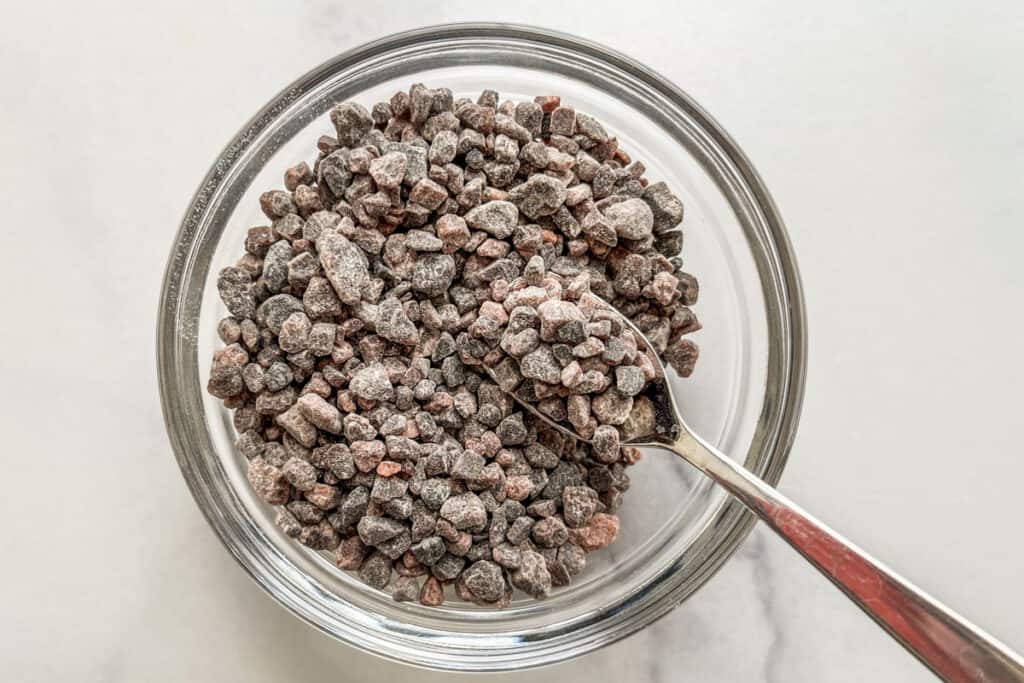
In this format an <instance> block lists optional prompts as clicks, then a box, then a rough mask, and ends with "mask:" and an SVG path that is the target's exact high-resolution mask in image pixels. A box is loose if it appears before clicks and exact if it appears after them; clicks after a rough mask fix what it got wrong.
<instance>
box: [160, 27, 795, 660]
mask: <svg viewBox="0 0 1024 683" xmlns="http://www.w3.org/2000/svg"><path fill="white" fill-rule="evenodd" d="M472 38H485V39H507V40H514V41H519V42H526V43H536V44H542V45H545V46H549V47H555V48H561V49H565V50H571V51H574V52H576V53H577V54H580V55H582V56H585V57H588V58H591V59H596V60H600V61H601V62H603V63H604V64H606V65H607V66H610V67H612V68H615V69H618V70H620V71H622V72H624V73H626V74H628V75H629V76H631V77H633V78H636V79H639V80H640V81H642V82H643V84H644V85H645V86H646V87H648V88H651V89H653V90H654V91H655V92H657V93H658V94H660V95H662V96H664V97H665V98H666V99H668V100H670V101H671V102H672V103H673V104H674V105H676V106H678V107H680V108H681V109H683V110H685V112H686V114H687V115H688V116H690V117H692V118H693V119H694V121H695V122H696V123H697V124H698V125H699V126H700V128H701V129H702V132H703V133H705V134H707V135H709V136H710V137H711V139H712V141H713V142H714V143H715V145H716V146H717V147H718V148H719V149H720V151H721V152H723V153H724V154H725V156H726V158H727V159H728V160H729V161H730V162H731V164H732V165H733V166H734V168H735V170H736V171H737V172H738V173H739V174H740V176H741V180H742V185H743V187H744V189H745V190H747V191H748V192H749V193H750V194H751V196H752V199H753V202H754V204H755V205H756V206H757V208H758V209H759V210H760V212H761V213H762V216H763V219H762V220H763V224H764V227H765V228H766V229H767V232H768V237H769V238H770V242H771V243H770V244H767V245H762V246H763V247H764V248H765V249H766V250H767V251H768V257H769V260H770V261H771V263H770V264H769V265H770V266H771V270H772V273H773V275H774V276H775V277H774V286H775V288H776V290H777V291H776V295H777V296H778V297H779V299H780V300H781V302H782V303H783V305H782V306H781V307H780V308H781V311H779V315H780V317H781V319H780V321H779V322H780V324H781V325H782V327H783V328H784V330H785V333H784V337H785V341H786V342H787V344H786V348H785V350H786V351H787V355H786V356H785V357H783V358H781V359H780V362H781V364H782V368H783V370H782V372H781V376H780V377H778V378H777V380H778V383H779V384H780V385H781V386H779V387H777V390H778V392H779V394H780V395H781V397H782V400H781V401H779V402H778V404H777V406H776V408H777V417H776V420H775V422H776V425H777V429H776V431H775V433H774V438H773V440H772V441H771V442H770V443H767V444H766V445H765V448H764V449H763V450H764V451H765V452H766V453H767V456H766V457H765V458H764V459H763V461H762V462H761V463H758V468H757V469H758V470H759V471H758V474H759V476H761V477H762V478H763V479H764V480H765V481H767V482H769V483H771V484H773V485H775V484H777V483H778V481H779V479H780V477H781V474H782V470H783V468H784V467H785V464H786V462H787V460H788V456H789V452H790V449H791V447H792V444H793V440H794V438H795V433H796V428H797V425H798V423H799V417H800V412H801V406H802V402H803V396H804V388H805V379H806V358H807V331H806V312H805V302H804V295H803V288H802V284H801V281H800V275H799V271H798V268H797V265H796V261H795V257H794V254H793V249H792V246H791V244H790V241H789V237H788V235H787V233H786V229H785V226H784V224H783V221H782V218H781V216H780V214H779V211H778V209H777V207H776V205H775V203H774V201H773V200H772V198H771V196H770V194H769V192H768V190H767V188H766V187H765V185H764V183H763V181H762V179H761V177H760V175H759V174H758V173H757V171H756V170H755V169H754V167H753V165H752V164H751V163H750V161H749V160H748V159H747V157H746V155H745V154H744V153H743V152H742V151H741V150H740V148H739V146H738V145H737V144H736V143H735V141H733V139H732V138H731V137H730V136H729V135H728V134H727V133H726V132H725V130H724V129H723V128H722V126H721V125H720V124H718V122H717V121H715V119H713V118H712V117H711V116H710V115H709V114H708V113H707V112H706V111H704V109H703V108H701V107H700V106H699V105H698V104H697V103H696V102H694V101H693V99H692V98H690V97H689V96H688V95H687V94H685V93H684V92H683V91H682V90H680V89H679V88H678V87H677V86H675V85H674V84H673V83H672V82H671V81H669V80H668V79H666V78H664V77H663V76H661V75H660V74H658V73H657V72H655V71H653V70H651V69H649V68H648V67H646V66H644V65H643V64H641V63H639V62H637V61H635V60H633V59H632V58H630V57H627V56H625V55H623V54H621V53H619V52H617V51H615V50H612V49H609V48H607V47H604V46H603V45H600V44H597V43H594V42H591V41H589V40H586V39H582V38H577V37H575V36H572V35H569V34H566V33H562V32H559V31H553V30H549V29H544V28H538V27H533V26H527V25H521V24H509V23H490V22H471V23H454V24H441V25H434V26H426V27H422V28H417V29H413V30H408V31H403V32H400V33H395V34H392V35H389V36H386V37H383V38H380V39H377V40H374V41H371V42H369V43H365V44H363V45H359V46H357V47H355V48H353V49H350V50H347V51H345V52H342V53H341V54H339V55H337V56H335V57H333V58H331V59H329V60H327V61H325V62H324V63H322V64H320V65H318V66H316V67H314V68H312V69H310V70H309V71H308V72H306V73H305V74H303V75H302V76H300V77H299V78H297V79H296V80H295V81H293V82H292V83H291V84H289V85H288V86H287V87H285V88H284V89H283V90H281V91H280V92H279V93H278V94H277V95H275V96H274V97H273V98H271V100H270V101H269V102H268V103H267V104H266V105H264V106H263V107H261V108H260V110H259V111H258V112H257V113H256V114H255V115H254V116H253V117H252V118H251V119H250V120H249V121H248V122H246V123H245V125H244V126H242V128H241V129H240V130H239V132H238V133H237V134H236V135H235V136H233V138H232V139H231V141H230V142H229V143H228V144H227V145H226V146H225V147H224V149H223V150H222V151H221V153H220V154H219V155H218V156H217V160H216V161H215V163H214V164H213V166H212V167H211V168H210V170H209V171H208V172H207V174H206V176H205V177H204V179H203V181H202V183H201V184H200V185H199V188H198V189H197V190H196V192H195V194H194V195H193V197H192V199H191V200H190V202H189V205H188V208H187V209H186V211H185V214H184V216H183V218H182V221H181V224H180V227H179V229H178V231H177V234H176V236H175V239H174V243H173V247H172V250H171V253H170V256H169V258H168V262H167V267H166V270H165V273H164V278H163V282H162V286H161V295H160V305H159V314H158V320H157V339H156V342H157V349H156V350H157V373H158V383H159V390H160V398H161V407H162V410H163V415H164V423H165V427H166V430H167V433H168V438H169V440H170V442H171V445H172V448H173V450H174V453H175V457H176V459H177V461H178V464H179V467H180V469H181V471H182V475H183V477H184V478H185V481H186V484H187V485H188V487H189V490H190V492H191V493H192V496H193V498H194V499H195V500H196V503H197V504H198V506H199V508H200V510H201V511H202V513H203V515H204V516H205V517H206V520H207V523H208V524H209V525H210V526H211V527H212V528H213V529H214V531H215V532H216V534H217V536H218V537H219V538H220V540H221V543H222V544H223V545H224V546H225V548H227V550H228V551H229V552H230V553H231V554H232V555H233V556H234V557H235V559H236V560H237V561H238V563H239V564H240V565H241V566H242V567H243V569H244V570H245V571H246V573H247V574H248V575H249V577H250V578H251V579H252V580H253V581H255V582H256V584H257V585H259V586H260V587H261V588H262V589H263V590H264V591H266V592H267V593H269V594H270V595H271V596H272V597H273V598H274V599H275V600H276V601H277V602H279V603H280V604H282V605H283V606H285V607H286V608H288V610H289V611H290V612H292V613H293V614H295V615H296V616H298V617H299V618H300V619H302V620H303V621H305V622H306V623H308V624H310V625H312V626H314V627H315V628H317V629H318V630H320V631H321V632H324V633H326V634H328V635H330V636H332V637H334V638H336V639H339V640H341V641H343V642H345V643H346V644H348V645H351V646H353V647H356V648H358V649H360V650H362V651H365V652H370V653H372V654H376V655H378V656H382V657H384V658H386V659H389V660H392V661H396V662H401V663H404V664H410V665H413V666H419V667H425V668H432V669H442V670H453V671H507V670H511V669H517V670H521V669H525V668H532V667H536V666H544V665H549V664H553V663H556V662H559V661H563V660H565V659H569V658H572V657H576V656H579V655H582V654H584V653H586V652H590V651H592V650H594V649H597V648H599V647H603V646H605V645H609V644H611V643H613V642H616V641H618V640H620V639H622V638H625V637H627V636H629V635H631V634H633V633H635V632H636V631H638V630H640V629H641V628H644V627H646V626H648V625H650V624H652V623H653V622H654V621H656V620H657V619H659V618H661V617H662V616H664V615H665V614H667V613H668V612H669V611H671V610H672V609H673V608H674V607H676V606H677V605H678V604H680V603H681V602H682V601H683V600H685V598H686V597H688V596H689V595H691V594H692V593H693V592H694V591H696V590H697V589H698V588H700V587H701V586H702V585H703V584H704V583H705V582H706V581H707V580H708V579H710V578H711V577H712V576H713V575H714V574H715V573H716V572H717V571H718V570H719V569H720V568H721V567H722V565H723V564H724V563H725V561H726V560H727V559H728V558H729V557H731V556H732V555H733V554H734V553H735V551H736V550H737V549H738V547H739V544H740V543H741V542H742V541H743V539H744V538H746V536H747V534H748V533H749V532H750V530H751V528H752V527H753V524H754V522H755V521H756V520H755V517H754V516H753V514H752V513H750V512H749V511H747V510H746V509H745V508H743V506H742V504H740V503H739V502H738V501H736V500H735V499H731V500H728V501H727V502H726V503H725V504H723V506H722V508H721V510H720V511H719V512H718V513H717V514H716V516H715V519H714V521H713V525H714V534H715V535H716V536H718V537H719V538H718V539H716V542H715V546H716V550H717V552H715V553H709V554H708V555H707V556H706V557H703V558H701V563H700V565H699V567H697V569H696V571H695V572H694V573H692V574H691V576H690V578H689V579H688V581H687V583H686V584H685V586H683V585H681V586H677V587H676V589H674V590H673V591H672V592H669V593H666V594H664V595H661V596H659V597H658V599H657V600H656V601H655V603H654V604H651V605H647V606H646V607H645V609H644V610H641V611H640V612H638V613H636V614H634V615H632V617H631V618H630V619H629V620H628V621H625V622H623V623H620V624H618V625H617V627H616V629H615V630H614V632H612V633H610V634H607V635H606V637H604V638H603V639H600V640H599V639H596V638H595V639H590V641H588V642H584V643H578V642H573V641H571V640H570V641H558V642H555V643H553V644H552V645H551V646H550V647H548V649H545V650H542V651H540V652H539V653H538V654H537V655H536V656H534V657H532V658H530V659H529V660H524V659H523V658H522V656H517V655H515V654H505V655H503V656H502V657H494V655H493V654H489V653H487V652H481V653H476V654H472V655H461V656H454V657H453V656H451V655H446V656H437V655H435V656H433V657H427V656H424V655H423V653H422V652H416V651H413V650H412V649H411V648H410V646H409V645H405V647H404V648H403V647H398V646H394V643H391V644H392V645H393V647H392V648H391V649H390V650H389V649H388V648H386V647H382V646H383V645H384V643H382V642H381V641H380V640H379V639H377V638H376V637H375V636H374V634H366V633H359V629H358V627H357V628H355V629H353V631H354V632H347V633H339V632H337V631H335V630H332V629H330V628H328V627H327V625H326V624H325V623H323V622H322V621H320V620H319V619H318V618H317V612H316V610H312V609H310V608H309V607H308V605H304V604H302V603H301V602H299V601H296V600H293V599H289V598H290V597H291V596H284V595H282V594H281V591H280V590H279V588H280V587H279V586H278V585H276V584H273V581H272V580H271V577H268V576H267V575H266V574H265V573H263V572H261V571H259V569H260V568H259V567H256V566H254V565H253V563H252V562H251V557H250V556H249V554H248V552H246V551H245V549H244V548H241V547H239V544H238V537H237V536H236V534H237V533H238V529H237V528H233V526H237V525H236V523H235V522H234V521H233V520H231V519H227V518H226V517H224V516H221V515H218V514H216V510H214V509H213V506H211V504H210V503H211V502H212V501H210V500H208V497H209V496H210V490H211V489H210V487H211V484H214V483H215V482H211V481H210V478H209V476H208V475H209V472H207V471H205V470H204V469H203V468H202V467H197V464H201V462H199V460H197V459H201V458H202V454H197V453H194V452H192V448H191V447H190V446H189V444H187V443H186V441H185V439H184V438H183V434H185V430H187V429H188V425H187V424H185V423H184V422H183V416H182V415H181V414H180V412H181V411H180V409H179V408H178V407H177V404H178V403H179V401H180V398H179V394H178V391H177V390H178V388H179V387H180V384H181V382H180V380H181V370H182V368H181V365H182V364H181V363H180V359H181V357H182V351H183V346H182V342H183V341H189V342H191V343H195V341H196V339H197V338H198V330H197V329H195V327H196V325H195V324H194V321H192V324H189V321H188V320H184V321H183V320H182V318H181V316H180V313H181V312H182V310H183V309H184V308H186V302H185V298H186V297H188V296H190V293H189V292H188V291H187V288H186V287H184V284H185V282H186V279H185V278H184V277H183V275H184V274H187V273H191V265H192V263H193V262H194V260H195V258H196V255H197V254H196V247H197V236H199V235H200V228H201V227H202V226H203V225H204V224H205V221H206V220H207V219H208V218H209V210H210V207H211V204H213V203H214V201H215V199H216V197H217V194H218V191H219V189H220V188H221V187H222V185H224V184H225V183H226V181H227V179H228V178H229V177H230V175H231V171H232V169H233V167H234V166H235V165H236V164H237V163H238V161H239V158H240V157H241V156H242V155H243V153H244V152H245V151H246V150H247V149H248V148H249V147H250V146H252V145H253V144H254V142H255V141H256V140H257V139H258V138H259V137H260V134H261V133H262V132H263V131H264V130H265V129H266V128H267V127H268V126H270V124H271V123H272V122H273V121H275V120H276V118H277V117H278V116H279V115H280V114H281V113H282V112H284V111H286V110H287V109H288V107H289V106H290V105H291V104H292V103H294V102H295V101H296V100H298V99H299V98H300V97H301V96H302V95H303V94H304V93H305V92H307V91H308V90H310V89H312V88H313V87H314V86H315V84H317V83H319V81H320V79H322V78H323V77H324V75H326V74H330V73H333V72H337V71H340V70H343V69H347V68H350V67H352V66H353V65H356V64H359V63H360V62H362V61H364V60H366V59H370V58H375V57H380V56H381V55H383V54H385V53H387V52H391V51H395V50H400V49H401V48H404V47H409V46H413V45H416V44H419V43H423V42H434V41H437V40H453V39H472ZM762 265H763V264H761V263H760V262H759V263H758V268H759V270H760V269H761V268H762ZM760 277H761V279H762V282H763V281H764V273H760ZM192 295H193V296H194V294H192ZM768 308H769V309H771V307H770V306H769V307H768ZM197 310H198V308H197ZM769 316H771V310H769ZM183 322H184V323H185V324H182V323H183ZM768 391H769V387H766V393H767V392H768ZM751 465H752V463H747V466H748V467H750V466H751ZM705 532H710V530H705ZM705 532H702V535H703V534H704V533H705ZM598 640H599V642H596V641H598ZM387 642H389V643H390V641H387ZM442 649H443V648H442Z"/></svg>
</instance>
